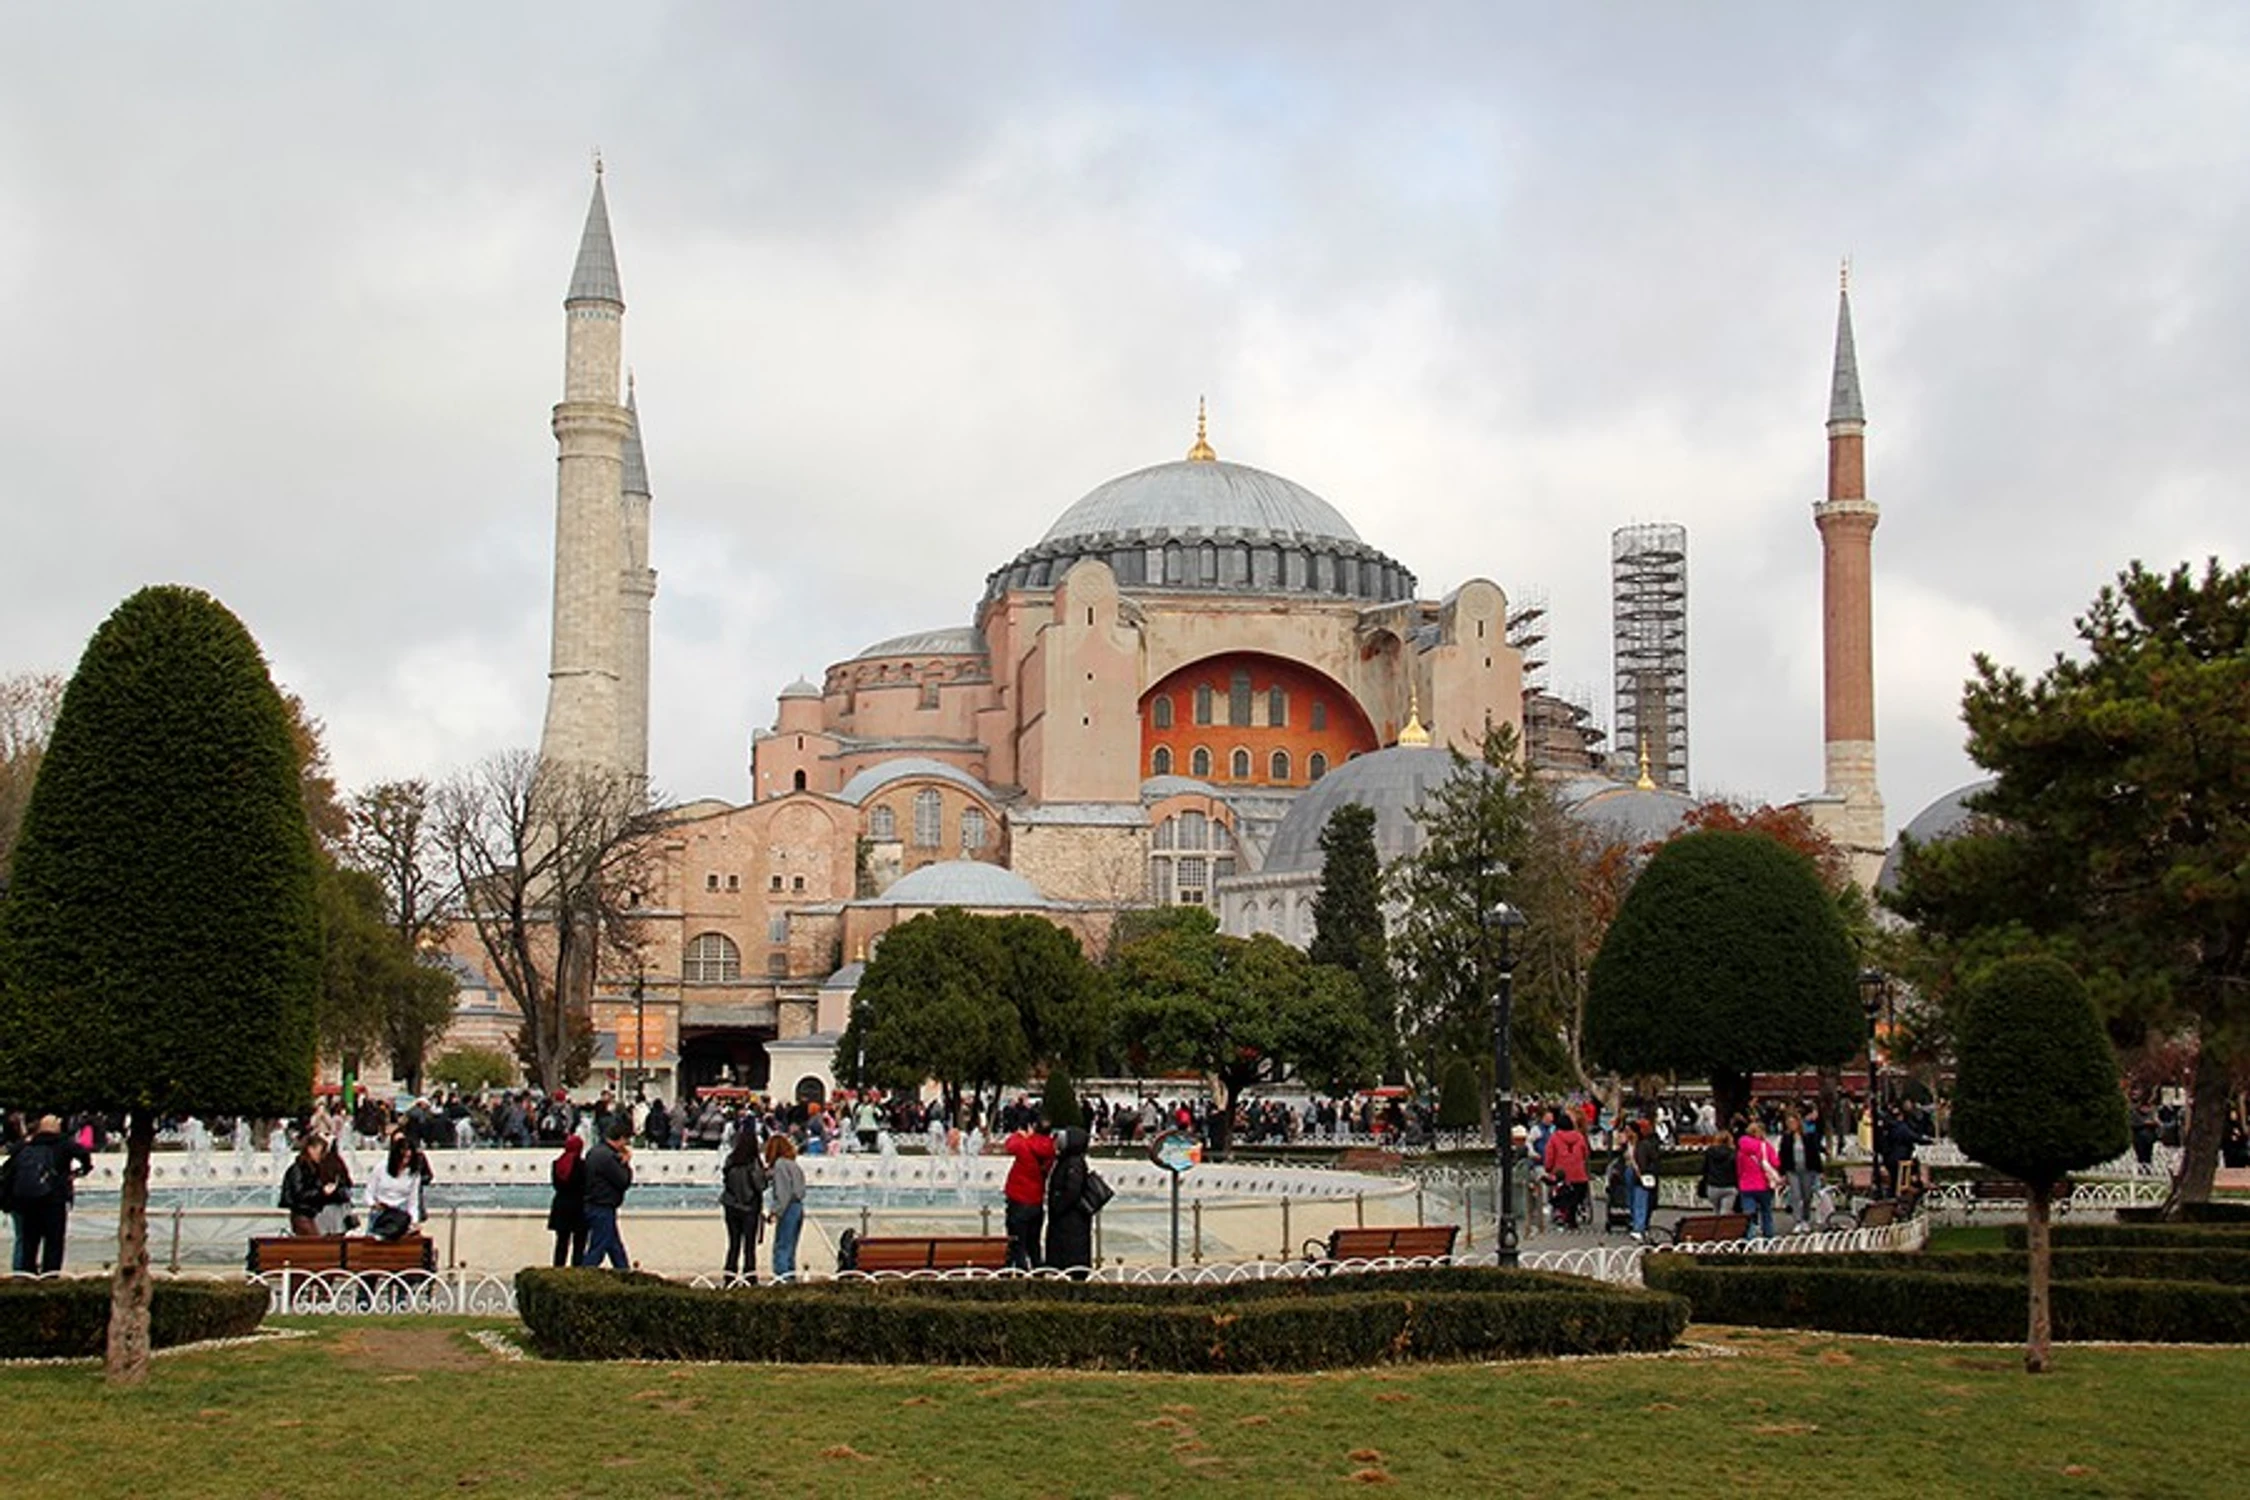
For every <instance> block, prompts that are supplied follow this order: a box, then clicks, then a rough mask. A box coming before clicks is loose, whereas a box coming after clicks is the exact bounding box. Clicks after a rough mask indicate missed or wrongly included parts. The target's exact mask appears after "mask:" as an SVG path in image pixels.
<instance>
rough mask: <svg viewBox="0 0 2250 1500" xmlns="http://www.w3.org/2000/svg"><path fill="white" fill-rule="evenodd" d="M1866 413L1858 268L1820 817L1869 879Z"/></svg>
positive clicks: (1842, 441) (1871, 693) (1838, 378)
mask: <svg viewBox="0 0 2250 1500" xmlns="http://www.w3.org/2000/svg"><path fill="white" fill-rule="evenodd" d="M1866 433H1867V416H1866V413H1865V412H1864V411H1863V410H1862V409H1861V406H1860V400H1859V358H1858V355H1857V354H1856V353H1855V352H1854V350H1853V348H1852V297H1851V283H1850V272H1849V268H1848V267H1847V268H1846V272H1845V279H1844V284H1843V286H1842V287H1841V289H1840V291H1839V293H1838V301H1837V308H1836V374H1835V381H1834V383H1833V385H1832V386H1831V387H1830V391H1829V398H1828V498H1827V499H1825V500H1823V501H1821V502H1820V503H1819V504H1817V505H1815V506H1814V507H1813V524H1814V525H1815V526H1817V527H1818V528H1819V529H1820V557H1821V576H1820V595H1821V646H1822V652H1821V667H1822V671H1821V683H1822V689H1823V692H1822V702H1823V720H1824V728H1825V731H1826V734H1825V738H1826V742H1827V755H1826V760H1827V766H1826V770H1827V777H1826V781H1825V783H1824V786H1823V791H1822V796H1821V799H1820V801H1819V802H1818V803H1816V804H1814V807H1815V809H1816V821H1818V822H1819V823H1820V824H1821V825H1822V826H1823V827H1824V828H1825V829H1826V830H1827V832H1828V834H1829V836H1830V837H1832V838H1834V839H1835V840H1836V841H1837V842H1838V843H1840V844H1842V845H1843V846H1844V847H1845V849H1846V850H1847V852H1849V853H1850V855H1851V858H1852V866H1853V869H1854V871H1855V872H1858V873H1859V874H1860V875H1861V876H1862V880H1863V883H1864V882H1865V881H1866V880H1868V879H1871V878H1872V871H1873V870H1874V869H1879V868H1880V866H1881V863H1882V858H1883V850H1884V845H1883V795H1882V793H1881V792H1880V791H1879V790H1877V788H1876V785H1875V626H1874V545H1873V544H1874V539H1875V523H1876V520H1877V519H1878V517H1879V515H1880V512H1879V511H1878V510H1877V508H1876V506H1875V504H1874V502H1873V501H1871V500H1869V499H1868V498H1867V471H1866V460H1865V451H1864V445H1865V443H1866Z"/></svg>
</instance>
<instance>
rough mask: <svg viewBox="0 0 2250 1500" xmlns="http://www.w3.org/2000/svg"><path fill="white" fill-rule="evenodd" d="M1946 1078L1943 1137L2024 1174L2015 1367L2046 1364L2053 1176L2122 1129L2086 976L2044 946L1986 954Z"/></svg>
mask: <svg viewBox="0 0 2250 1500" xmlns="http://www.w3.org/2000/svg"><path fill="white" fill-rule="evenodd" d="M1958 1064H1959V1069H1960V1071H1959V1074H1958V1076H1957V1077H1956V1080H1955V1083H1954V1099H1953V1138H1954V1139H1955V1140H1956V1141H1958V1142H1959V1143H1960V1146H1961V1149H1962V1150H1963V1151H1965V1152H1967V1153H1968V1154H1969V1155H1970V1156H1971V1157H1973V1158H1974V1159H1976V1160H1977V1161H1980V1162H1983V1163H1984V1164H1985V1165H1986V1166H1990V1167H1996V1168H1998V1169H1999V1170H2000V1171H2003V1172H2005V1173H2007V1174H2008V1175H2009V1176H2011V1177H2017V1178H2020V1179H2022V1181H2023V1184H2024V1187H2025V1189H2026V1192H2027V1196H2028V1197H2029V1199H2030V1203H2031V1209H2030V1212H2029V1214H2027V1215H2026V1218H2027V1219H2028V1221H2029V1222H2028V1224H2027V1226H2026V1227H2027V1230H2028V1233H2027V1236H2026V1238H2027V1240H2028V1241H2029V1245H2030V1249H2031V1333H2030V1337H2029V1339H2028V1340H2027V1341H2026V1343H2025V1346H2024V1368H2025V1369H2026V1370H2028V1371H2030V1372H2031V1373H2032V1374H2034V1375H2037V1374H2040V1373H2042V1372H2043V1371H2045V1370H2046V1368H2047V1365H2048V1357H2049V1342H2050V1327H2049V1309H2048V1297H2047V1285H2048V1268H2049V1264H2050V1250H2049V1245H2048V1236H2047V1221H2048V1215H2049V1210H2050V1207H2051V1205H2052V1202H2053V1198H2054V1185H2055V1181H2056V1179H2057V1178H2059V1177H2061V1176H2062V1175H2063V1174H2064V1173H2065V1172H2073V1171H2077V1170H2079V1169H2081V1168H2084V1167H2091V1166H2095V1165H2097V1164H2098V1163H2101V1162H2105V1161H2107V1160H2109V1159H2110V1158H2111V1157H2113V1156H2115V1155H2117V1153H2119V1152H2120V1151H2123V1150H2124V1149H2125V1147H2126V1144H2127V1141H2128V1135H2127V1127H2126V1121H2125V1095H2124V1092H2123V1089H2122V1087H2121V1085H2120V1082H2119V1077H2118V1071H2117V1058H2116V1054H2114V1053H2113V1052H2112V1051H2111V1050H2110V1046H2109V1038H2108V1037H2107V1036H2106V1035H2104V1034H2103V1031H2102V1024H2101V1022H2100V1020H2099V1019H2098V1018H2096V1016H2095V1015H2094V1007H2093V1002H2091V1001H2090V1000H2088V999H2087V998H2086V988H2085V986H2084V985H2082V984H2080V983H2079V981H2078V976H2077V975H2076V974H2073V973H2072V972H2071V971H2070V969H2069V967H2068V966H2067V965H2065V964H2063V963H2062V962H2061V961H2060V960H2058V959H2054V958H2049V957H2045V956H2033V957H2024V958H2011V959H2008V960H2005V961H2004V962H2001V963H1999V964H1996V965H1994V966H1993V967H1992V968H1991V969H1989V970H1987V971H1986V972H1985V973H1984V974H1983V975H1981V976H1980V977H1979V978H1978V980H1977V981H1976V982H1975V983H1973V984H1972V985H1971V986H1970V988H1969V994H1968V997H1967V1005H1966V1007H1965V1013H1964V1015H1963V1016H1962V1020H1961V1035H1960V1041H1959V1059H1958Z"/></svg>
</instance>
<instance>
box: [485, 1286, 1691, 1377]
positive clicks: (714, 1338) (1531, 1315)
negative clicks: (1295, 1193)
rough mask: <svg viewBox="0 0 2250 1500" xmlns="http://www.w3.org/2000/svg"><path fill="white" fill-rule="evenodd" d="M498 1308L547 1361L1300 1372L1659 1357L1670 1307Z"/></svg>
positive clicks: (1253, 1290)
mask: <svg viewBox="0 0 2250 1500" xmlns="http://www.w3.org/2000/svg"><path fill="white" fill-rule="evenodd" d="M516 1307H517V1310H518V1312H519V1313H520V1314H521V1315H522V1317H523V1321H524V1324H525V1326H526V1327H528V1328H529V1329H530V1330H531V1335H532V1339H533V1341H534V1343H535V1344H536V1345H537V1346H538V1348H539V1349H540V1350H541V1351H542V1352H543V1353H546V1354H549V1355H551V1356H555V1357H558V1358H563V1359H680V1360H726V1361H741V1362H773V1361H817V1362H828V1363H839V1364H933V1365H1014V1366H1059V1367H1073V1368H1082V1369H1108V1370H1181V1371H1194V1372H1206V1373H1216V1372H1243V1371H1260V1370H1287V1371H1305V1370H1318V1369H1333V1368H1337V1367H1340V1366H1350V1365H1368V1364H1378V1363H1386V1362H1399V1361H1427V1360H1464V1359H1494V1358H1502V1357H1524V1356H1538V1355H1555V1354H1607V1353H1618V1352H1622V1351H1626V1350H1652V1349H1663V1348H1668V1347H1670V1345H1671V1344H1672V1343H1673V1342H1674V1341H1675V1340H1677V1339H1678V1338H1679V1336H1680V1333H1681V1332H1682V1330H1684V1329H1685V1328H1686V1326H1687V1319H1688V1306H1687V1303H1686V1302H1684V1301H1682V1300H1681V1299H1680V1298H1678V1297H1671V1296H1664V1295H1660V1294H1656V1293H1651V1292H1639V1291H1632V1290H1629V1289H1625V1288H1617V1287H1608V1286H1603V1285H1601V1284H1599V1283H1595V1282H1589V1281H1584V1280H1580V1279H1578V1278H1575V1277H1567V1276H1542V1275H1537V1274H1534V1273H1530V1272H1515V1271H1495V1270H1477V1269H1473V1268H1453V1269H1433V1270H1427V1271H1407V1272H1397V1273H1381V1274H1372V1275H1365V1276H1330V1277H1310V1278H1301V1279H1292V1280H1288V1281H1269V1282H1251V1283H1242V1284H1237V1285H1233V1286H1126V1285H1118V1284H1116V1283H1109V1282H1057V1281H1047V1280H1030V1279H990V1280H986V1279H975V1280H971V1279H962V1280H954V1281H940V1280H918V1281H915V1280H899V1281H888V1282H883V1281H875V1282H855V1281H832V1282H816V1283H810V1284H807V1285H803V1286H788V1287H779V1286H764V1287H743V1288H733V1289H727V1290H707V1289H704V1288H699V1287H687V1286H681V1285H678V1284H676V1283H673V1282H669V1281H665V1280H663V1279H662V1278H660V1277H655V1276H648V1275H644V1274H640V1273H630V1274H610V1273H605V1272H601V1271H592V1270H561V1271H557V1270H549V1269H545V1268H536V1267H535V1268H531V1269H527V1270H524V1271H522V1272H519V1273H518V1274H517V1277H516Z"/></svg>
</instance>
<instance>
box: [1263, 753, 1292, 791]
mask: <svg viewBox="0 0 2250 1500" xmlns="http://www.w3.org/2000/svg"><path fill="white" fill-rule="evenodd" d="M1271 769H1272V773H1273V774H1272V775H1271V776H1270V777H1269V778H1268V779H1269V780H1271V781H1272V782H1273V784H1274V785H1275V786H1287V785H1288V784H1289V752H1288V751H1286V750H1276V751H1274V753H1273V764H1272V767H1271Z"/></svg>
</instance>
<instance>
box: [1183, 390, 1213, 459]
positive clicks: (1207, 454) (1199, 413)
mask: <svg viewBox="0 0 2250 1500" xmlns="http://www.w3.org/2000/svg"><path fill="white" fill-rule="evenodd" d="M1218 461H1219V455H1218V454H1216V453H1214V452H1212V451H1211V443H1210V440H1209V438H1208V437H1207V436H1206V434H1205V429H1204V424H1203V398H1202V397H1201V396H1198V397H1196V398H1195V446H1194V447H1192V448H1190V449H1188V462H1189V463H1191V464H1210V463H1217V462H1218Z"/></svg>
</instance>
